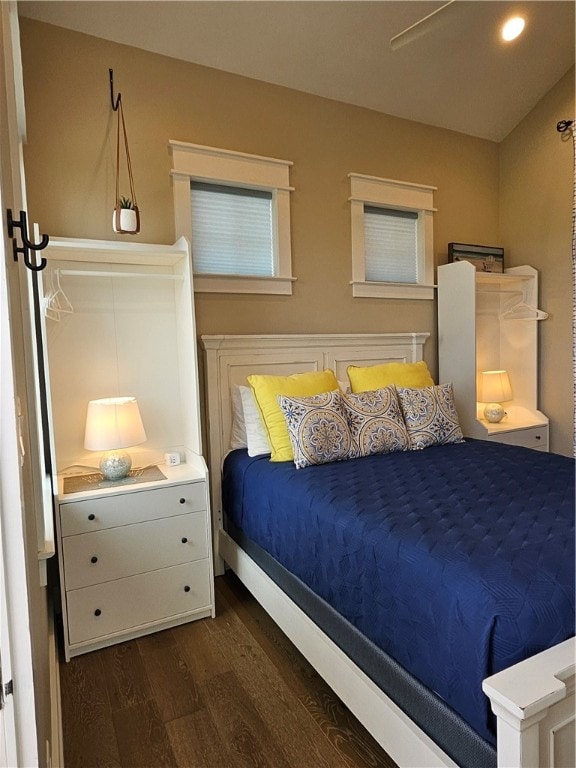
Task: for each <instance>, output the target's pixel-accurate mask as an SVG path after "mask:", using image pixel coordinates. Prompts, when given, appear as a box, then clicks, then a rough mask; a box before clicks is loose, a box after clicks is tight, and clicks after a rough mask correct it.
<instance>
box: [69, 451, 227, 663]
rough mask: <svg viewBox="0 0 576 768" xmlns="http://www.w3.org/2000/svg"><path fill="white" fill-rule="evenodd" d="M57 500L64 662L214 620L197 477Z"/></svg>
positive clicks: (174, 473) (176, 471) (202, 485)
mask: <svg viewBox="0 0 576 768" xmlns="http://www.w3.org/2000/svg"><path fill="white" fill-rule="evenodd" d="M161 470H162V472H163V473H164V474H165V475H166V478H167V479H166V480H162V481H155V482H147V483H138V484H134V485H122V484H118V485H115V486H110V485H109V484H106V483H105V484H103V485H104V487H100V488H95V489H94V490H89V491H82V492H79V493H71V494H64V493H63V492H62V488H63V482H62V479H60V493H59V496H58V515H57V530H58V546H59V552H60V579H61V595H62V608H63V621H64V646H65V656H66V659H67V660H69V659H70V657H71V656H75V655H77V654H80V653H85V652H87V651H91V650H95V649H96V648H101V647H103V646H107V645H110V644H112V643H116V642H121V641H124V640H128V639H131V638H134V637H138V636H140V635H144V634H147V633H149V632H154V631H156V630H159V629H166V628H168V627H171V626H175V625H177V624H181V623H183V622H187V621H191V620H193V619H200V618H204V617H206V616H213V615H214V597H213V596H214V589H213V577H212V574H213V569H212V552H211V547H210V541H211V537H210V520H209V515H208V509H209V507H208V490H207V482H206V476H205V472H204V471H202V470H199V469H197V468H194V467H193V466H192V465H189V464H183V465H180V466H178V467H166V466H162V467H161Z"/></svg>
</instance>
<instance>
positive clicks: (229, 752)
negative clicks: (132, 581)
mask: <svg viewBox="0 0 576 768" xmlns="http://www.w3.org/2000/svg"><path fill="white" fill-rule="evenodd" d="M216 606H217V616H216V618H215V619H204V620H201V621H196V622H191V623H190V624H184V625H182V626H180V627H176V628H174V629H169V630H165V631H163V632H158V633H156V634H154V635H148V636H147V637H143V638H139V639H138V640H134V641H131V642H127V643H122V644H119V645H115V646H111V647H109V648H104V649H103V650H100V651H95V652H93V653H87V654H84V655H82V656H77V657H75V658H73V659H72V660H71V661H70V662H69V663H67V664H66V663H63V664H62V666H61V686H62V710H63V730H64V759H65V766H66V768H85V767H86V766H97V767H98V768H108V766H115V767H116V768H117V767H118V766H122V768H148V767H149V768H162V767H163V766H176V767H177V768H244V767H245V768H265V767H266V768H288V767H290V768H369V767H370V768H393V767H394V765H395V763H394V762H393V761H392V760H391V759H390V758H389V757H388V755H387V754H386V753H385V752H384V751H383V750H382V749H381V748H380V747H379V746H378V744H377V743H376V742H375V741H374V740H373V739H372V737H371V736H370V735H369V734H368V733H367V731H366V730H365V729H364V728H363V727H362V726H361V725H360V723H358V721H357V720H356V719H355V718H354V717H353V716H352V715H351V713H350V712H349V711H348V710H347V709H346V707H344V705H343V704H342V703H341V702H340V701H339V699H338V698H337V697H336V696H335V694H334V693H333V692H332V690H331V689H330V688H329V687H328V686H327V685H326V684H325V683H324V682H323V680H322V679H321V678H320V677H319V676H318V675H317V674H316V672H314V670H313V669H312V668H311V667H310V665H309V664H308V662H307V661H306V660H305V659H304V658H303V656H302V655H301V654H300V653H299V652H298V651H297V650H296V648H295V647H294V646H293V645H292V643H291V642H290V641H289V640H288V639H287V638H286V636H285V635H284V634H283V633H282V632H281V631H280V630H279V629H278V628H277V627H276V625H275V624H274V623H273V622H272V620H271V619H270V618H269V617H268V615H267V614H266V612H265V611H264V610H263V609H262V608H261V607H260V606H259V605H258V603H257V602H256V601H255V600H254V598H253V597H252V596H251V595H250V594H249V593H248V592H247V590H246V589H245V588H244V587H243V586H242V584H241V583H240V582H239V581H238V580H237V579H236V578H235V577H234V576H233V575H231V574H230V575H229V574H227V575H226V576H220V577H218V578H217V579H216Z"/></svg>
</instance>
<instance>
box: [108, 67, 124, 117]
mask: <svg viewBox="0 0 576 768" xmlns="http://www.w3.org/2000/svg"><path fill="white" fill-rule="evenodd" d="M108 72H109V73H110V101H111V103H112V109H113V110H114V112H117V111H118V107H119V106H120V102H121V101H122V94H121V93H119V94H118V96H117V97H116V99H114V70H113V69H109V70H108Z"/></svg>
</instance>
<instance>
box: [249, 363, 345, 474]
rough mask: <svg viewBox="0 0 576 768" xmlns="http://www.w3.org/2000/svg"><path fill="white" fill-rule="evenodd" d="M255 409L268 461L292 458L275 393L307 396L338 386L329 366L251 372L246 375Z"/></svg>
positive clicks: (335, 388)
mask: <svg viewBox="0 0 576 768" xmlns="http://www.w3.org/2000/svg"><path fill="white" fill-rule="evenodd" d="M248 383H249V384H250V386H251V387H252V391H253V392H254V396H255V398H256V403H257V405H258V410H259V411H260V415H261V416H262V420H263V421H264V426H265V428H266V434H267V435H268V440H269V441H270V448H271V454H272V455H271V457H270V461H292V460H293V459H294V453H293V451H292V446H291V445H290V438H289V436H288V428H287V426H286V421H285V420H284V415H283V413H282V411H281V409H280V405H279V404H278V400H277V398H278V396H279V395H286V396H288V397H309V396H310V395H319V394H321V393H322V392H330V391H332V390H338V382H337V381H336V376H335V375H334V372H333V371H331V370H329V369H328V370H326V371H311V372H309V373H295V374H292V376H267V375H261V374H253V375H252V376H248Z"/></svg>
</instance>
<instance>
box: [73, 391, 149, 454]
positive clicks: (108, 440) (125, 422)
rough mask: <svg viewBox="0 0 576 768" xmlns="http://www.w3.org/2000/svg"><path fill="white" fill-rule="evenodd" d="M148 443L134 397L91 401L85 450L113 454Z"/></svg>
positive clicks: (87, 416)
mask: <svg viewBox="0 0 576 768" xmlns="http://www.w3.org/2000/svg"><path fill="white" fill-rule="evenodd" d="M145 440H146V432H145V431H144V425H143V424H142V419H141V417H140V410H139V409H138V403H137V402H136V398H134V397H107V398H104V399H102V400H91V401H90V402H89V403H88V412H87V414H86V432H85V434H84V448H86V450H88V451H110V450H115V449H116V448H129V447H130V446H131V445H139V444H140V443H143V442H144V441H145Z"/></svg>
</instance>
